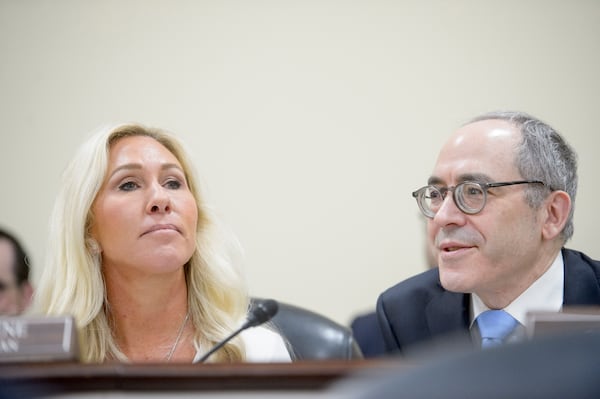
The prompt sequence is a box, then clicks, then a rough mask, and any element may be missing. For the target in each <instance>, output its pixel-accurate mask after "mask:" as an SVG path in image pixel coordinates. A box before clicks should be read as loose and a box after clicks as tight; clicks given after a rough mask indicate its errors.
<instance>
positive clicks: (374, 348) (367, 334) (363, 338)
mask: <svg viewBox="0 0 600 399" xmlns="http://www.w3.org/2000/svg"><path fill="white" fill-rule="evenodd" d="M350 329H351V330H352V335H353V336H354V339H355V340H356V343H357V344H358V346H359V348H360V350H361V352H362V354H363V357H364V358H365V359H367V358H372V357H379V356H382V355H385V353H386V349H385V342H384V340H383V335H382V334H381V328H380V327H379V323H378V321H377V314H376V313H375V312H374V311H373V312H367V313H362V314H359V315H358V316H356V317H354V318H353V319H352V321H351V322H350Z"/></svg>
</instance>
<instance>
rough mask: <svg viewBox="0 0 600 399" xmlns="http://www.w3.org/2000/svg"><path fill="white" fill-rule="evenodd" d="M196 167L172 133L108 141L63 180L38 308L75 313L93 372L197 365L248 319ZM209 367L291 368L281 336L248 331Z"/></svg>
mask: <svg viewBox="0 0 600 399" xmlns="http://www.w3.org/2000/svg"><path fill="white" fill-rule="evenodd" d="M218 231H219V229H217V226H216V224H215V220H214V218H213V217H212V216H211V214H210V212H209V209H208V207H207V205H206V204H205V202H204V199H203V197H202V196H201V194H200V191H199V186H198V183H197V180H196V178H195V176H194V172H193V169H192V165H191V163H190V160H189V157H188V156H187V155H186V153H185V151H184V149H183V147H182V145H181V144H180V143H179V142H178V140H177V139H176V138H175V137H173V136H172V135H170V134H168V133H167V132H165V131H162V130H159V129H154V128H148V127H145V126H142V125H138V124H125V125H118V126H114V127H108V128H105V129H102V130H100V131H98V132H97V133H96V134H95V135H93V136H92V137H91V138H90V139H89V140H88V141H86V142H85V143H84V144H83V146H82V147H81V148H80V149H79V151H78V152H77V154H76V155H75V157H74V159H73V160H72V161H71V163H70V164H69V166H68V167H67V169H66V171H65V172H64V175H63V180H62V186H61V188H60V191H59V194H58V197H57V199H56V203H55V207H54V210H53V213H52V217H51V224H50V242H49V245H48V248H49V250H50V252H49V254H48V260H47V263H46V265H45V268H44V270H43V273H42V276H41V279H40V282H39V287H38V289H37V291H36V292H37V294H36V297H35V304H36V308H37V309H38V310H39V311H40V312H42V313H44V314H48V315H65V314H70V315H73V316H74V318H75V320H76V322H77V326H78V328H79V336H80V347H81V360H82V361H84V362H106V361H131V362H170V361H173V362H188V363H191V362H195V361H198V360H199V359H200V358H201V357H202V355H203V354H205V353H207V352H208V351H209V349H211V348H212V347H213V346H215V344H217V343H218V342H220V341H221V340H223V339H224V338H226V337H227V336H228V335H229V334H230V333H232V332H233V331H235V330H236V329H237V328H238V327H239V326H240V325H241V324H242V323H243V322H244V320H245V318H246V314H247V310H248V304H249V298H248V295H247V289H246V286H245V283H244V280H243V278H242V276H241V272H240V270H238V268H237V267H236V266H235V265H234V263H233V261H232V259H231V257H230V256H229V255H230V254H229V252H228V251H226V250H227V245H226V244H227V242H226V241H224V238H225V237H224V236H222V235H221V236H220V235H218V234H217V233H218ZM208 361H211V362H240V361H263V362H280V361H281V362H287V361H290V355H289V353H288V351H287V349H286V345H285V342H284V340H283V339H282V337H281V336H280V335H279V334H277V333H276V332H274V331H272V330H271V329H268V328H266V327H263V326H259V327H255V328H252V329H249V330H246V331H244V332H243V333H242V334H241V335H239V336H238V337H237V338H235V339H233V340H231V341H230V342H229V343H227V344H226V345H225V346H224V347H223V348H221V349H220V350H218V351H217V352H215V353H214V354H213V355H212V356H211V357H210V358H209V359H208Z"/></svg>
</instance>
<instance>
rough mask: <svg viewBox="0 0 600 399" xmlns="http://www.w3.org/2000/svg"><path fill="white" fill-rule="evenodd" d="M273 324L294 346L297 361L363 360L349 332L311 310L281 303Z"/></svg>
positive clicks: (294, 357)
mask: <svg viewBox="0 0 600 399" xmlns="http://www.w3.org/2000/svg"><path fill="white" fill-rule="evenodd" d="M271 324H272V325H273V326H274V327H275V328H276V329H277V330H278V331H279V332H280V333H281V335H282V336H283V337H284V338H285V339H286V340H287V341H288V343H289V344H290V346H291V350H292V351H293V353H292V357H293V359H294V360H325V359H345V360H349V359H361V358H362V353H361V351H360V348H359V347H358V344H357V343H356V341H355V340H354V338H353V336H352V332H351V331H350V329H349V328H347V327H345V326H342V325H341V324H338V323H336V322H334V321H333V320H331V319H329V318H327V317H325V316H323V315H320V314H318V313H315V312H312V311H310V310H308V309H304V308H301V307H299V306H295V305H290V304H288V303H283V302H279V311H278V312H277V314H276V315H275V316H274V317H273V319H272V320H271Z"/></svg>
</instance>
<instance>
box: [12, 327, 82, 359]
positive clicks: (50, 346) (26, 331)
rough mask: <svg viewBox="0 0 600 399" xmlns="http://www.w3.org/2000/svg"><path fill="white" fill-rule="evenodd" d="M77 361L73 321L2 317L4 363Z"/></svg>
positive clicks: (75, 334) (75, 331)
mask: <svg viewBox="0 0 600 399" xmlns="http://www.w3.org/2000/svg"><path fill="white" fill-rule="evenodd" d="M77 359H78V346H77V329H76V328H75V321H74V319H73V318H72V317H70V316H60V317H59V316H56V317H54V316H52V317H50V316H48V317H35V316H17V317H0V363H2V362H43V361H57V360H64V361H67V360H77Z"/></svg>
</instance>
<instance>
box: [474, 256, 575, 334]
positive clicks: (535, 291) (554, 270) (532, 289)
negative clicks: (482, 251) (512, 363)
mask: <svg viewBox="0 0 600 399" xmlns="http://www.w3.org/2000/svg"><path fill="white" fill-rule="evenodd" d="M564 279H565V274H564V261H563V256H562V251H559V252H558V255H557V256H556V258H555V259H554V261H553V262H552V264H551V265H550V267H549V268H548V270H546V272H544V274H542V275H541V276H540V277H539V278H538V279H537V280H536V281H534V282H533V284H531V285H530V286H529V288H527V289H526V290H525V291H523V293H521V295H519V296H518V297H517V298H516V299H515V300H514V301H512V302H511V303H510V304H509V305H508V306H507V307H506V308H504V309H503V310H504V311H505V312H507V313H509V314H510V315H511V316H512V317H514V318H515V319H517V320H518V321H519V323H521V324H522V325H525V320H526V318H527V312H531V311H551V312H558V311H559V310H560V309H561V308H562V304H563V295H564ZM486 310H490V309H489V308H488V307H487V306H486V305H485V304H484V303H483V301H482V300H481V298H479V297H478V296H477V294H471V325H472V324H473V321H474V320H475V319H476V318H477V316H479V315H480V314H481V313H483V312H485V311H486Z"/></svg>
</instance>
